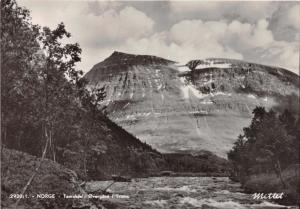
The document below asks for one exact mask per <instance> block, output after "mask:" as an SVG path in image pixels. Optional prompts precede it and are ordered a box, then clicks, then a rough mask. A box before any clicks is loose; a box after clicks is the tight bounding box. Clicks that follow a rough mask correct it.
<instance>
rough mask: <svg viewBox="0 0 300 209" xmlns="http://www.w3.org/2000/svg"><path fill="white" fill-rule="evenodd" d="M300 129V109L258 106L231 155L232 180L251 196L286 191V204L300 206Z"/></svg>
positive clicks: (284, 199)
mask: <svg viewBox="0 0 300 209" xmlns="http://www.w3.org/2000/svg"><path fill="white" fill-rule="evenodd" d="M297 99H298V98H297V97H296V98H294V102H296V103H297V101H299V100H297ZM292 110H294V111H292ZM299 127H300V120H299V112H298V109H297V108H294V109H285V110H283V109H282V108H280V109H279V108H274V109H271V110H266V109H265V108H264V107H256V108H255V109H254V110H253V118H252V121H251V124H250V126H249V127H245V128H244V129H243V134H241V135H239V137H238V139H237V140H236V142H235V143H234V147H233V148H232V150H230V152H229V153H228V159H229V160H230V162H231V164H232V167H233V169H232V174H231V178H232V179H233V180H238V181H240V182H241V184H242V186H243V187H244V189H245V190H246V191H248V192H250V193H251V192H252V193H253V192H265V193H268V192H278V193H280V192H284V194H285V196H284V198H283V199H282V200H281V202H282V203H286V201H289V202H290V203H291V202H294V203H298V204H299V200H300V198H299V197H300V196H299V194H300V191H299V183H300V177H299V170H300V169H299V145H300V144H299V143H300V137H299V136H300V135H299V134H300V129H299ZM279 201H280V200H279Z"/></svg>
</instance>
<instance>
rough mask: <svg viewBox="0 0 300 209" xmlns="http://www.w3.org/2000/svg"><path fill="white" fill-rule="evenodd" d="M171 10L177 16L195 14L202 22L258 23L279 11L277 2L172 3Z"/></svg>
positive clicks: (191, 15)
mask: <svg viewBox="0 0 300 209" xmlns="http://www.w3.org/2000/svg"><path fill="white" fill-rule="evenodd" d="M169 5H170V9H171V11H172V12H173V13H175V16H184V17H193V16H195V14H196V15H197V16H198V18H201V19H202V20H218V19H222V18H227V19H229V20H234V19H236V20H240V21H248V22H256V21H257V20H259V19H265V18H269V17H271V16H272V14H273V12H274V11H275V10H276V9H277V7H278V3H277V2H259V1H257V2H218V1H211V2H196V1H170V2H169Z"/></svg>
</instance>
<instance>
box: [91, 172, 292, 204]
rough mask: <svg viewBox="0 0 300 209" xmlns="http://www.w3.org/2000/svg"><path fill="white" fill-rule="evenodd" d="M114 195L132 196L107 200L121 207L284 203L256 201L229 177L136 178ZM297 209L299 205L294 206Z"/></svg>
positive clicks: (101, 184)
mask: <svg viewBox="0 0 300 209" xmlns="http://www.w3.org/2000/svg"><path fill="white" fill-rule="evenodd" d="M110 183H111V182H110V181H101V182H99V181H98V182H89V183H88V184H87V188H88V189H89V190H91V191H93V190H96V189H99V188H105V187H106V186H107V185H109V184H110ZM110 191H111V192H113V193H114V194H121V195H127V196H129V198H128V199H114V198H110V199H105V200H104V201H107V202H110V203H113V204H114V205H115V206H116V208H117V209H121V208H139V209H169V208H172V209H196V208H198V209H276V208H282V206H280V205H278V204H274V203H270V202H266V201H258V200H253V198H252V196H251V194H245V193H243V191H242V190H241V189H240V185H239V184H238V183H235V182H232V181H231V180H229V179H228V178H226V177H151V178H143V179H133V182H129V183H119V182H118V183H115V184H114V185H113V186H112V187H110ZM284 208H288V207H284ZM292 208H297V207H292Z"/></svg>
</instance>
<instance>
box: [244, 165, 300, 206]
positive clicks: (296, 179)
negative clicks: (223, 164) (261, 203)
mask: <svg viewBox="0 0 300 209" xmlns="http://www.w3.org/2000/svg"><path fill="white" fill-rule="evenodd" d="M299 173H300V166H299V165H294V166H292V167H289V168H287V169H285V170H284V171H283V172H282V177H283V181H284V183H285V184H286V186H284V185H283V184H282V182H281V180H280V178H279V177H278V176H277V175H276V174H275V173H262V174H258V175H251V176H247V177H246V178H245V182H244V183H243V188H244V189H245V190H246V191H247V192H249V193H274V192H276V193H281V192H283V193H284V194H285V195H284V198H283V199H281V200H276V202H278V203H281V204H287V205H292V204H300V187H299V186H300V176H299Z"/></svg>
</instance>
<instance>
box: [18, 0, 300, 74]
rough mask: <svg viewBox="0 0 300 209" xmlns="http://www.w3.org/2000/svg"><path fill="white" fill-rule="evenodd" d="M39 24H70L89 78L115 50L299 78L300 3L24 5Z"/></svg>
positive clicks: (77, 0) (46, 0) (42, 0)
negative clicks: (242, 63)
mask: <svg viewBox="0 0 300 209" xmlns="http://www.w3.org/2000/svg"><path fill="white" fill-rule="evenodd" d="M17 2H18V4H19V5H20V6H24V7H26V8H27V9H29V10H30V11H31V16H32V22H33V23H35V24H39V25H41V26H48V27H50V28H51V29H54V28H55V27H56V26H57V24H59V23H60V22H64V23H65V25H66V29H67V30H68V31H69V32H70V33H71V34H72V38H71V39H70V41H71V42H78V43H79V44H80V46H81V48H82V61H81V63H79V64H78V65H77V68H78V69H80V70H83V71H84V72H87V71H89V70H90V69H91V68H92V67H93V65H95V64H97V63H99V62H101V61H103V60H104V59H105V58H107V57H108V56H110V54H112V53H113V51H121V52H126V53H133V54H149V55H156V56H161V57H163V58H167V59H171V60H174V61H177V62H180V63H186V62H187V61H189V60H192V59H205V58H209V57H222V58H234V59H242V60H246V61H250V62H257V63H262V64H267V65H272V66H279V67H284V68H287V69H289V70H291V71H293V72H295V73H297V74H299V31H300V2H295V1H294V2H287V1H284V2H280V1H264V2H262V1H259V2H253V1H252V2H250V1H234V2H228V1H226V2H225V1H223V2H218V1H206V2H205V1H88V0H86V1H83V0H82V1H81V0H73V1H61V0H60V1H57V0H17Z"/></svg>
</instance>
